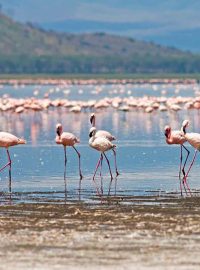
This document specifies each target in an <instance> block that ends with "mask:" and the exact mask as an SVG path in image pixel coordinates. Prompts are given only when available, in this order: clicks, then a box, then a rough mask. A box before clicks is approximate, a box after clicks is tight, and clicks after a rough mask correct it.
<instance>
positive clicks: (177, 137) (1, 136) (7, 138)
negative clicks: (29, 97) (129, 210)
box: [0, 113, 200, 196]
mask: <svg viewBox="0 0 200 270" xmlns="http://www.w3.org/2000/svg"><path fill="white" fill-rule="evenodd" d="M90 123H91V128H90V130H89V146H90V147H91V148H93V149H95V150H96V151H98V152H100V157H99V159H98V161H97V164H96V167H95V170H94V174H93V177H92V179H93V181H94V183H95V176H96V173H97V171H98V169H99V168H100V176H102V163H103V159H104V158H105V160H106V163H107V165H108V170H109V173H110V179H111V181H112V180H113V173H112V170H111V166H110V161H109V159H108V157H107V155H106V152H107V151H110V150H111V151H113V154H114V165H115V173H116V175H115V177H117V176H118V175H119V171H118V168H117V159H116V145H115V144H113V143H112V141H113V140H116V138H115V137H114V136H113V135H112V134H111V133H110V132H108V131H106V130H97V128H96V116H95V114H94V113H92V114H91V116H90ZM188 126H189V121H188V120H184V121H183V123H182V126H181V129H180V130H172V129H171V127H170V126H169V125H167V126H165V129H164V134H165V139H166V143H167V144H169V145H172V144H175V145H180V165H179V175H178V176H179V181H180V192H181V196H182V195H183V189H182V186H183V188H184V191H185V193H186V194H188V192H189V194H190V195H192V193H191V190H190V187H189V184H188V181H187V180H188V176H189V173H190V171H191V168H192V166H193V164H194V161H195V159H196V155H197V152H198V151H200V134H199V133H188V132H187V131H186V129H187V127H188ZM55 142H56V144H60V145H62V146H63V147H64V166H65V170H64V179H66V165H67V150H66V149H67V147H72V148H73V149H74V151H75V152H76V154H77V156H78V167H79V177H80V180H82V178H83V175H82V171H81V154H80V152H79V151H78V150H77V149H76V147H75V145H76V144H77V143H80V140H79V138H77V137H76V136H75V135H74V134H72V133H70V132H63V127H62V124H61V123H58V124H57V125H56V138H55ZM186 142H188V143H189V144H190V145H191V146H192V147H193V148H194V149H195V153H194V157H193V159H192V161H191V163H190V165H189V168H188V170H187V172H186V165H187V161H188V158H189V155H190V151H189V150H188V149H187V147H186V146H185V143H186ZM25 143H26V141H25V140H24V139H22V138H18V137H16V136H14V135H12V134H11V133H8V132H0V147H3V148H5V149H6V153H7V157H8V162H7V163H6V164H5V165H4V166H3V167H2V168H0V172H1V171H2V170H4V169H5V168H7V167H9V191H11V165H12V161H11V158H10V154H9V150H8V149H9V147H11V146H15V145H19V144H25ZM183 149H184V150H185V151H186V158H185V160H184V162H183ZM182 164H183V166H182ZM95 185H96V183H95ZM97 192H98V194H100V192H99V191H98V188H97ZM101 193H102V194H103V190H102V187H101Z"/></svg>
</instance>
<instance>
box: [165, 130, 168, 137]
mask: <svg viewBox="0 0 200 270" xmlns="http://www.w3.org/2000/svg"><path fill="white" fill-rule="evenodd" d="M168 136H169V130H168V129H166V130H165V137H166V138H168Z"/></svg>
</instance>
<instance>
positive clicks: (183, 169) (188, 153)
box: [182, 145, 190, 194]
mask: <svg viewBox="0 0 200 270" xmlns="http://www.w3.org/2000/svg"><path fill="white" fill-rule="evenodd" d="M182 146H183V148H184V149H185V150H186V151H187V156H186V159H185V162H184V164H183V168H182V173H183V176H184V177H185V166H186V163H187V160H188V157H189V155H190V151H189V150H188V149H187V148H186V147H185V146H184V145H182ZM186 185H187V186H188V183H186ZM183 187H184V189H185V193H186V194H187V191H186V188H185V182H184V181H183Z"/></svg>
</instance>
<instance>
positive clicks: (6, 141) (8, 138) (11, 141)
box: [0, 132, 26, 192]
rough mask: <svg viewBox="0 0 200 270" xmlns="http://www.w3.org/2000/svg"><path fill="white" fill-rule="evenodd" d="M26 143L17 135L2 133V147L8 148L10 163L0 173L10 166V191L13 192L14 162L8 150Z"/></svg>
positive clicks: (0, 138)
mask: <svg viewBox="0 0 200 270" xmlns="http://www.w3.org/2000/svg"><path fill="white" fill-rule="evenodd" d="M25 143H26V141H25V140H24V139H20V138H18V137H16V136H15V135H13V134H11V133H8V132H0V147H4V148H6V151H7V156H8V163H7V164H6V165H4V166H3V167H2V168H1V169H0V172H1V171H3V170H4V169H5V168H6V167H8V166H9V191H10V192H11V166H12V161H11V158H10V153H9V151H8V148H9V147H10V146H15V145H18V144H25Z"/></svg>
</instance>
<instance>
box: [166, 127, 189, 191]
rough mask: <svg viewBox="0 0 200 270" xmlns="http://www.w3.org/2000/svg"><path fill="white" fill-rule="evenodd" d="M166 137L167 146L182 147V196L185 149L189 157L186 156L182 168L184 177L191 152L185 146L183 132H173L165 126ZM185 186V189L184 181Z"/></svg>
mask: <svg viewBox="0 0 200 270" xmlns="http://www.w3.org/2000/svg"><path fill="white" fill-rule="evenodd" d="M165 137H166V143H167V144H177V145H180V146H181V153H180V167H179V180H180V190H181V195H182V184H181V182H182V179H181V168H182V161H183V148H184V149H185V150H186V151H187V156H186V159H185V162H184V165H183V168H182V172H183V175H184V176H185V166H186V163H187V160H188V157H189V154H190V151H189V150H188V149H187V148H186V147H185V146H184V145H183V144H184V143H185V142H186V139H185V138H184V136H183V132H182V131H181V130H172V129H171V127H170V126H165ZM183 186H184V189H185V181H183ZM185 191H186V189H185ZM186 193H187V192H186Z"/></svg>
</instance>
